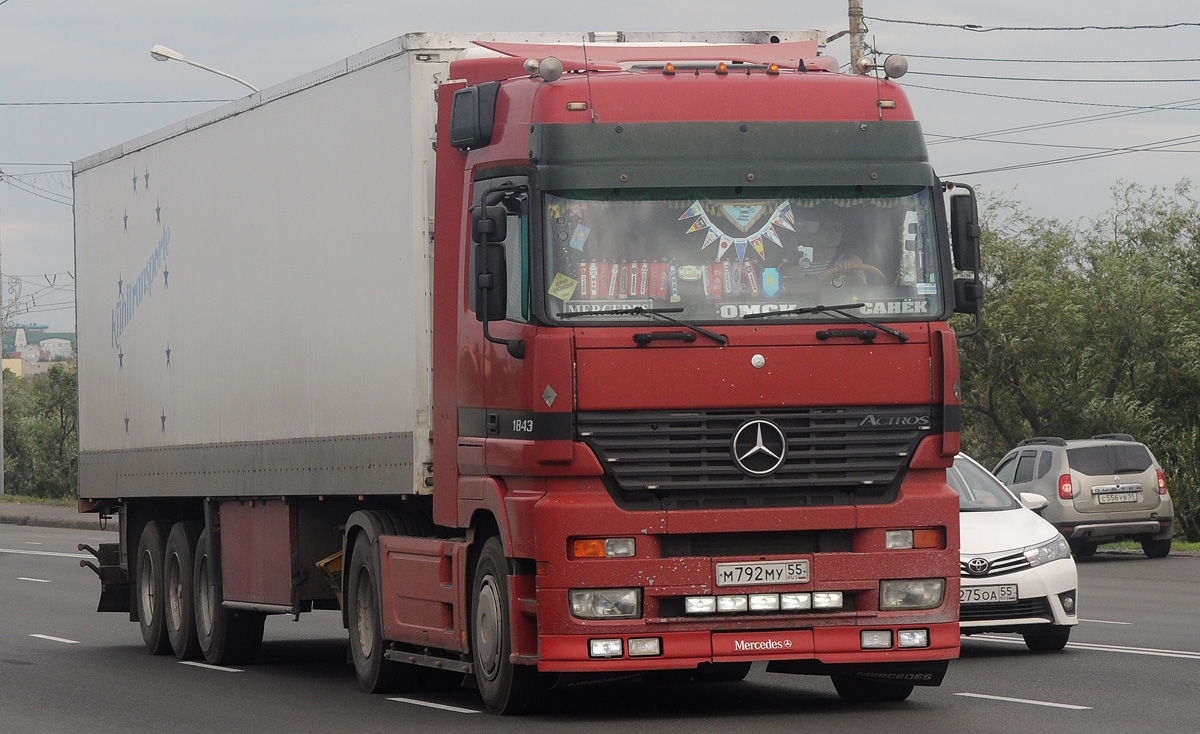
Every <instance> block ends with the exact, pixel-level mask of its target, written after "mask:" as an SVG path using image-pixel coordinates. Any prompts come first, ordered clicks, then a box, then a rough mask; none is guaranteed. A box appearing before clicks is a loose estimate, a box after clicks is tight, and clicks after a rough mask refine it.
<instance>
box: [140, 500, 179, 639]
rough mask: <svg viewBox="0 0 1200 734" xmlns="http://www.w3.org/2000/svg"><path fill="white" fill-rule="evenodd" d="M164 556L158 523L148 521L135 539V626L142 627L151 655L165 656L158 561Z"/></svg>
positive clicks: (164, 622) (160, 567)
mask: <svg viewBox="0 0 1200 734" xmlns="http://www.w3.org/2000/svg"><path fill="white" fill-rule="evenodd" d="M165 557H166V543H165V542H164V541H163V530H162V524H161V523H160V522H159V521H157V520H151V521H150V522H148V523H146V527H144V528H142V536H141V538H140V539H138V550H137V581H136V583H137V605H138V609H137V612H138V626H139V627H140V628H141V630H142V641H143V642H145V643H146V649H147V650H149V651H150V654H152V655H165V654H166V653H168V652H170V650H171V641H170V639H169V638H168V637H167V626H166V620H165V616H166V615H165V612H164V610H163V571H162V564H163V559H164V558H165Z"/></svg>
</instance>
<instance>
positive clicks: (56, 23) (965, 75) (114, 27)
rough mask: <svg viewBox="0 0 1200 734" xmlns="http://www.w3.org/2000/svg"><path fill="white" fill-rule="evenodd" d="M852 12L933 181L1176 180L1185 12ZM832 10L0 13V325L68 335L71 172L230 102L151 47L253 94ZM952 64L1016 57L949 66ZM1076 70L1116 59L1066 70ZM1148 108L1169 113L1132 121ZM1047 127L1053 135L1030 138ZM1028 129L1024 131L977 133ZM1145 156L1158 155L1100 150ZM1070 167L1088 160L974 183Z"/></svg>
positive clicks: (30, 8)
mask: <svg viewBox="0 0 1200 734" xmlns="http://www.w3.org/2000/svg"><path fill="white" fill-rule="evenodd" d="M863 5H864V9H865V12H866V15H867V16H868V21H867V24H868V27H869V32H868V41H869V42H871V43H872V44H873V45H874V46H875V47H876V48H877V49H879V50H880V51H881V52H884V53H900V54H904V55H906V56H907V57H908V59H909V66H910V70H911V71H910V73H909V75H908V76H907V77H905V78H904V79H903V80H902V81H901V83H902V84H903V85H904V86H905V87H906V89H907V90H908V95H909V98H910V100H911V101H912V103H913V107H914V108H915V110H916V112H917V115H918V117H919V118H920V119H921V121H922V124H923V127H924V130H925V132H926V135H927V142H928V143H929V144H930V148H929V150H930V155H931V158H932V160H933V163H934V167H935V168H936V169H937V170H938V172H939V173H940V174H941V175H942V176H943V177H956V178H959V179H961V180H965V181H967V182H969V183H972V184H974V185H976V186H978V187H979V188H980V189H981V190H982V191H983V192H984V193H985V194H988V195H993V196H1005V197H1009V198H1015V199H1016V200H1018V201H1020V202H1022V203H1023V204H1024V206H1025V207H1026V208H1027V209H1028V210H1030V211H1031V212H1033V213H1035V214H1037V215H1039V216H1044V217H1052V218H1058V219H1062V220H1067V221H1081V222H1084V221H1087V220H1089V219H1091V218H1093V217H1096V216H1099V215H1100V214H1101V213H1102V212H1104V211H1105V210H1106V209H1107V208H1108V205H1109V202H1110V195H1109V191H1110V189H1111V188H1112V186H1113V185H1114V184H1116V183H1117V182H1118V181H1127V182H1132V183H1138V184H1141V185H1144V186H1147V187H1150V186H1161V187H1173V186H1174V185H1175V184H1176V183H1178V182H1179V181H1180V180H1181V179H1183V178H1185V177H1187V176H1189V175H1191V171H1192V169H1193V167H1194V165H1195V163H1194V162H1195V161H1197V160H1198V159H1197V157H1196V154H1197V153H1198V152H1200V124H1198V123H1200V23H1198V22H1197V17H1196V15H1195V14H1194V13H1189V12H1188V10H1189V9H1190V7H1191V6H1190V4H1188V3H1180V2H1178V0H1174V1H1172V2H1168V1H1167V0H1143V1H1142V2H1138V3H1129V2H1115V1H1112V0H1094V1H1093V2H1088V3H1082V2H1072V3H1047V2H1044V1H1043V2H1034V1H1032V0H1009V2H1006V3H991V2H989V3H983V2H967V3H953V4H952V3H947V2H944V0H943V1H939V2H934V1H933V0H928V1H927V0H916V1H913V2H906V1H905V2H899V1H896V0H891V1H890V2H884V1H883V0H863ZM846 7H847V3H846V0H802V1H798V2H778V1H776V2H771V3H760V2H738V3H728V2H713V1H712V0H692V1H691V2H683V3H665V2H664V3H660V2H654V3H648V2H645V1H644V0H639V1H637V2H633V1H622V0H606V1H605V2H594V1H593V2H580V1H579V0H558V2H544V1H543V0H525V1H524V2H517V3H497V2H481V1H479V0H455V1H454V2H441V3H437V2H409V1H402V2H399V3H396V2H367V1H366V0H341V1H340V2H327V1H326V2H310V1H309V0H288V1H287V2H283V1H281V0H250V1H249V2H247V1H246V0H239V1H238V2H231V1H230V0H208V1H207V2H204V3H200V2H162V0H155V1H154V2H151V1H150V0H117V1H116V2H105V3H101V2H96V1H95V0H54V1H51V0H0V64H2V67H0V68H2V73H0V170H2V171H3V174H4V179H3V185H0V252H2V255H0V257H2V261H0V265H2V267H3V273H4V276H5V282H4V287H5V294H4V298H5V301H6V303H7V302H8V301H9V300H10V292H9V285H8V284H9V277H8V276H10V275H15V276H19V277H20V279H21V301H20V302H21V303H22V304H25V305H31V306H33V307H32V310H31V311H30V312H29V313H27V314H25V315H22V316H19V317H18V318H17V319H16V320H17V321H19V322H27V323H28V322H32V323H45V324H49V325H50V326H51V328H52V329H53V330H56V331H72V330H73V329H74V310H73V308H74V304H73V287H72V276H71V273H72V272H73V271H74V253H73V234H72V219H71V208H70V200H71V177H70V163H71V161H74V160H78V159H80V158H84V157H86V156H88V155H91V154H93V153H97V152H99V151H101V150H104V149H107V148H110V147H112V146H114V145H117V144H119V143H121V142H123V141H125V140H129V139H131V138H134V137H137V136H139V135H142V134H144V133H147V132H150V131H152V130H155V129H158V128H160V127H163V126H165V125H168V124H170V123H173V122H176V121H178V120H181V119H184V118H186V117H190V116H191V115H194V114H198V113H200V112H203V111H205V110H206V109H209V108H212V107H215V106H217V105H218V104H219V102H214V101H208V102H203V101H201V102H188V103H176V102H172V101H175V100H226V99H231V98H235V97H240V96H242V95H243V93H245V92H246V91H247V90H246V89H245V88H244V87H242V86H240V85H238V84H237V83H235V82H232V81H229V80H227V79H223V78H221V77H219V76H216V75H214V74H209V73H206V72H204V71H201V70H199V69H195V68H192V67H189V66H186V65H184V64H179V63H175V62H169V63H159V62H155V61H153V60H151V58H150V53H149V50H150V47H151V46H152V45H155V44H162V45H165V46H169V47H171V48H173V49H175V50H176V51H179V52H181V53H182V54H184V55H185V56H186V57H187V58H189V59H191V60H193V61H196V62H198V63H202V64H206V65H208V66H212V67H215V68H218V69H221V70H222V71H225V72H228V73H230V74H234V75H236V76H239V77H241V78H243V79H245V80H247V81H249V82H250V83H252V84H254V85H256V86H258V87H267V86H270V85H273V84H276V83H279V82H282V81H285V80H287V79H290V78H292V77H295V76H299V75H301V74H304V73H306V72H308V71H312V70H314V69H317V68H319V67H322V66H324V65H326V64H329V63H331V62H334V61H337V60H339V59H341V58H344V57H346V56H349V55H351V54H354V53H357V52H359V51H362V50H365V49H367V48H369V47H371V46H374V45H376V44H379V43H383V42H385V41H387V40H390V39H392V38H395V37H396V36H400V35H403V34H405V33H410V32H417V31H443V32H470V31H564V30H570V31H576V30H578V31H590V30H598V31H604V30H661V31H679V30H684V31H686V30H714V29H721V30H726V29H735V30H797V29H805V28H817V29H821V30H823V31H825V32H826V35H832V34H833V33H834V32H836V31H838V30H841V29H843V28H845V27H846V23H847V20H846ZM872 18H874V19H872ZM890 21H910V22H908V23H897V22H890ZM1181 23H1190V25H1182V26H1179V27H1174V28H1146V29H1139V30H1074V31H1072V30H1021V31H1016V30H1011V31H1010V30H987V31H970V30H963V29H961V28H957V27H939V26H938V25H937V24H948V25H951V26H962V25H968V24H970V25H975V26H980V27H983V28H985V29H986V28H1002V27H1021V28H1026V27H1034V28H1040V29H1046V28H1071V27H1080V26H1153V25H1170V24H1181ZM827 53H829V54H831V55H833V56H835V57H836V58H837V59H838V60H839V61H840V62H842V63H845V62H847V61H848V59H849V46H848V44H847V41H846V39H845V38H842V39H840V40H837V41H834V42H833V43H831V44H830V45H829V48H828V49H827ZM934 57H936V58H934ZM947 57H959V59H960V60H954V59H950V58H947ZM967 58H969V59H1013V60H1033V61H1035V63H1017V62H1015V61H1013V62H1004V63H1001V62H995V61H974V60H961V59H967ZM1139 59H1141V61H1139ZM1056 60H1072V61H1074V62H1077V63H1054V62H1055V61H1056ZM1095 61H1122V62H1127V63H1085V62H1095ZM955 75H956V76H955ZM981 77H1018V78H1022V79H1024V80H1010V79H994V78H992V79H987V78H981ZM1031 79H1055V80H1073V81H1032V80H1031ZM1082 80H1105V81H1082ZM1110 80H1119V82H1114V81H1110ZM1167 80H1171V81H1167ZM1181 80H1190V81H1181ZM117 102H136V103H138V104H114V103H117ZM31 103H38V104H31ZM49 103H53V104H49ZM65 103H69V104H65ZM84 103H87V104H84ZM152 103H153V104H152ZM1067 103H1070V104H1067ZM1153 107H1176V108H1183V109H1166V110H1164V109H1157V110H1155V109H1146V108H1153ZM1079 118H1096V119H1089V120H1080V119H1079ZM1063 121H1070V124H1061V125H1055V126H1051V127H1047V126H1045V124H1047V123H1060V122H1063ZM1035 125H1038V126H1041V127H1038V128H1036V129H1028V130H1024V131H1018V132H1006V133H1003V134H1000V135H993V136H989V137H986V138H984V137H981V135H982V134H984V133H993V132H996V131H1005V130H1010V129H1012V128H1017V127H1025V126H1035ZM955 136H957V137H966V138H970V139H969V140H953V139H952V138H953V137H955ZM1193 139H1194V142H1193ZM1147 147H1149V148H1154V147H1158V149H1157V150H1145V151H1139V152H1121V153H1119V154H1113V153H1115V152H1117V151H1124V150H1128V149H1131V148H1147ZM1078 156H1086V157H1087V159H1085V160H1079V161H1074V162H1065V163H1059V164H1055V165H1045V166H1037V167H1024V168H1017V169H1016V170H1009V171H991V169H996V168H1006V167H1011V166H1022V165H1024V164H1030V163H1040V162H1044V161H1051V160H1055V159H1061V158H1069V157H1078ZM31 297H32V298H33V300H32V301H31V300H30V299H31ZM34 303H36V305H34Z"/></svg>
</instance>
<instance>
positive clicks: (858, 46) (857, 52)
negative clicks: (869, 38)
mask: <svg viewBox="0 0 1200 734" xmlns="http://www.w3.org/2000/svg"><path fill="white" fill-rule="evenodd" d="M849 14H850V68H851V69H852V70H853V71H856V72H858V73H860V74H861V73H862V72H861V71H859V68H858V60H859V59H861V58H862V57H863V56H865V55H866V53H865V51H864V48H863V37H864V36H866V35H867V27H866V25H865V24H864V23H863V7H862V0H850V9H849Z"/></svg>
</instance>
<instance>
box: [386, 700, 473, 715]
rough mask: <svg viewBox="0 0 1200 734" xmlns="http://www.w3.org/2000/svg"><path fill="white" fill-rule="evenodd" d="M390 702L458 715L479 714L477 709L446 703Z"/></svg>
mask: <svg viewBox="0 0 1200 734" xmlns="http://www.w3.org/2000/svg"><path fill="white" fill-rule="evenodd" d="M388 700H389V701H397V702H399V703H411V704H412V705H414V706H425V707H426V708H431V709H441V710H442V711H453V712H454V713H456V714H477V713H479V712H478V711H476V710H475V709H463V708H459V707H458V706H447V705H446V704H444V703H432V702H430V701H419V700H417V699H415V698H389V699H388Z"/></svg>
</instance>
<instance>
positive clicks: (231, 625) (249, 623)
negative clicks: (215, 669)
mask: <svg viewBox="0 0 1200 734" xmlns="http://www.w3.org/2000/svg"><path fill="white" fill-rule="evenodd" d="M208 549H209V531H208V529H205V530H204V532H202V533H200V537H199V539H197V541H196V554H195V562H194V563H193V570H192V600H193V602H194V609H195V622H196V623H195V626H196V638H197V640H198V646H199V649H200V653H201V654H202V655H203V656H204V659H205V660H206V661H208V662H209V663H211V664H213V665H233V664H236V663H244V662H249V661H250V660H253V659H254V657H255V656H256V655H258V651H259V649H260V648H261V647H262V639H263V624H264V623H265V621H266V615H265V614H263V613H261V612H248V611H242V610H232V609H226V608H225V607H223V606H221V594H220V590H219V589H217V588H215V587H213V585H212V575H211V572H212V567H211V561H212V557H211V555H210V554H209V552H208Z"/></svg>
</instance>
